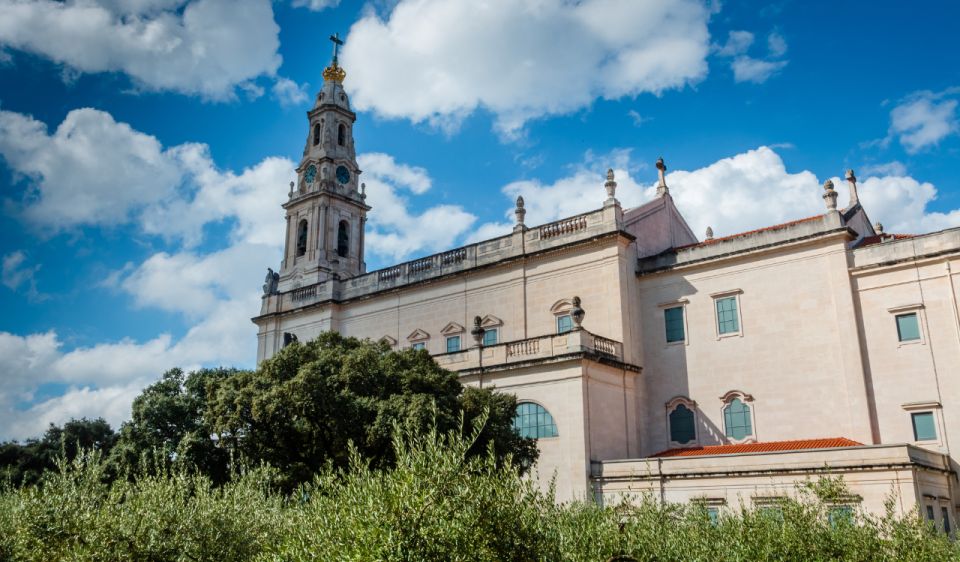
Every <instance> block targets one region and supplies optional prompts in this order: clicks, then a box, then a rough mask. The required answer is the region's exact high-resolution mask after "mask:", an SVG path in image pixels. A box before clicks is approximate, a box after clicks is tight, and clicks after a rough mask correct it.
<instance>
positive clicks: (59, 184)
mask: <svg viewBox="0 0 960 562" xmlns="http://www.w3.org/2000/svg"><path fill="white" fill-rule="evenodd" d="M0 155H2V156H3V157H4V159H5V160H6V161H7V163H8V164H9V166H10V168H11V169H13V170H14V171H15V172H18V173H19V174H23V175H26V176H29V177H30V178H31V179H32V180H34V188H33V189H31V190H30V192H29V193H28V196H27V200H26V202H25V204H26V208H25V216H26V218H27V219H28V220H30V221H31V222H33V223H35V224H40V225H43V226H45V227H47V228H49V229H51V231H52V232H56V231H57V230H58V229H60V228H62V227H70V226H75V225H84V224H95V223H120V222H124V221H126V220H127V219H128V218H129V214H130V212H131V210H132V209H135V208H138V207H142V206H144V205H148V204H151V203H157V202H159V201H161V200H162V199H164V198H166V197H169V196H171V195H173V194H174V192H175V190H176V187H177V185H178V183H179V179H180V170H179V169H178V165H177V162H176V156H175V154H172V153H171V152H170V151H164V150H163V148H162V147H161V146H160V142H159V141H157V139H156V138H154V137H152V136H149V135H145V134H143V133H140V132H138V131H135V130H133V129H132V128H131V127H130V126H129V125H127V124H126V123H117V122H116V121H114V119H113V117H112V116H111V115H110V114H109V113H105V112H102V111H98V110H95V109H89V108H85V109H76V110H73V111H71V112H70V113H68V114H67V116H66V117H65V118H64V120H63V122H62V123H61V124H60V126H59V127H57V130H56V131H55V132H54V133H53V134H52V135H50V134H48V133H47V128H46V126H45V125H44V124H43V123H42V122H40V121H37V120H35V119H33V118H32V117H29V116H26V115H22V114H20V113H14V112H10V111H0ZM104 155H110V157H109V158H106V157H104Z"/></svg>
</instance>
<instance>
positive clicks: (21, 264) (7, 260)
mask: <svg viewBox="0 0 960 562" xmlns="http://www.w3.org/2000/svg"><path fill="white" fill-rule="evenodd" d="M38 271H40V265H39V264H38V265H27V254H26V253H24V252H23V251H22V250H17V251H15V252H11V253H9V254H7V255H5V256H3V268H2V272H0V281H2V282H3V284H4V285H6V286H7V288H8V289H10V290H11V291H16V290H17V289H19V288H20V287H25V288H26V292H27V295H28V296H29V297H30V298H37V297H39V296H40V294H39V293H38V292H37V280H36V279H35V275H36V274H37V272H38Z"/></svg>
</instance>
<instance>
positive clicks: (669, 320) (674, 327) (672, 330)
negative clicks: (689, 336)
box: [663, 306, 684, 343]
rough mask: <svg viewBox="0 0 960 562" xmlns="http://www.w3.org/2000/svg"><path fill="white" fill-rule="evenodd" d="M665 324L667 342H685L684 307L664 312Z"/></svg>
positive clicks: (676, 307)
mask: <svg viewBox="0 0 960 562" xmlns="http://www.w3.org/2000/svg"><path fill="white" fill-rule="evenodd" d="M663 323H664V327H665V328H666V331H667V342H668V343H669V342H675V341H683V336H684V334H683V307H682V306H675V307H673V308H668V309H666V310H664V311H663Z"/></svg>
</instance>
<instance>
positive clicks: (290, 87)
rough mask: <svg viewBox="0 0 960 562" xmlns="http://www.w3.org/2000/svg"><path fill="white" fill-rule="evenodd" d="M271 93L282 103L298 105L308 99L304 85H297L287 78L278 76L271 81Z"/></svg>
mask: <svg viewBox="0 0 960 562" xmlns="http://www.w3.org/2000/svg"><path fill="white" fill-rule="evenodd" d="M273 95H274V96H275V97H276V98H277V99H278V100H280V103H281V104H283V105H300V104H302V103H306V102H307V101H308V100H309V99H310V97H309V96H308V95H307V91H306V85H305V84H304V85H299V84H297V83H296V82H294V81H293V80H290V79H289V78H278V79H277V81H276V82H274V83H273Z"/></svg>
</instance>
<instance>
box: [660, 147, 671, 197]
mask: <svg viewBox="0 0 960 562" xmlns="http://www.w3.org/2000/svg"><path fill="white" fill-rule="evenodd" d="M666 174H667V165H666V164H664V162H663V156H661V157H660V158H657V176H658V178H657V197H663V196H664V195H666V194H668V193H670V188H668V187H667V178H666Z"/></svg>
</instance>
